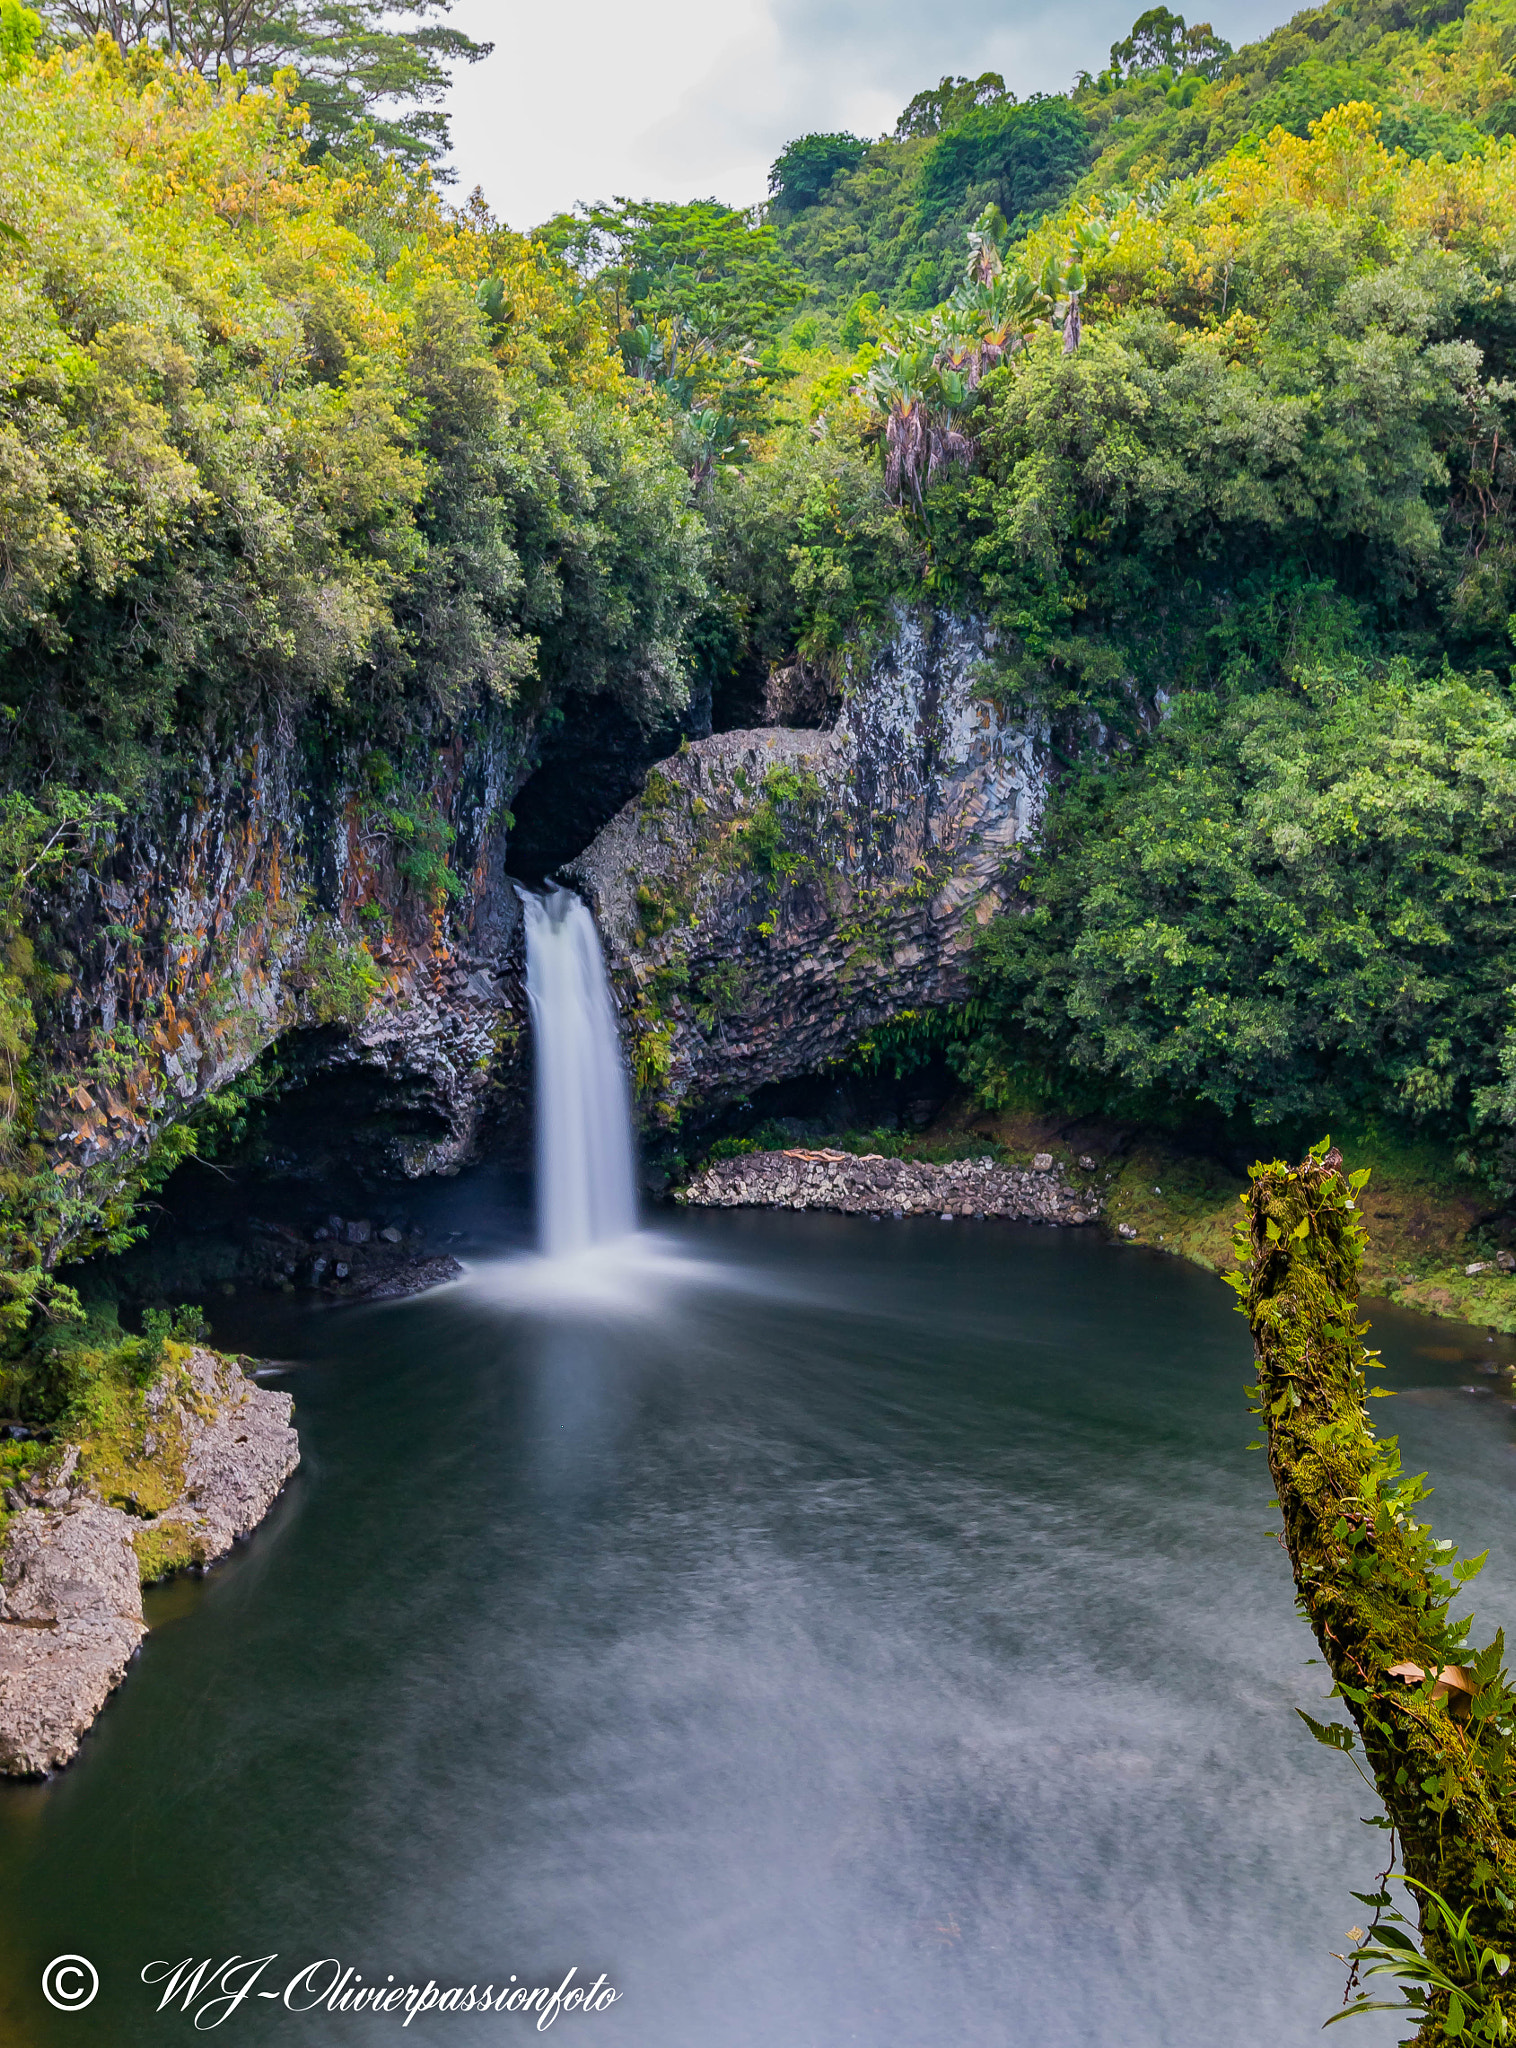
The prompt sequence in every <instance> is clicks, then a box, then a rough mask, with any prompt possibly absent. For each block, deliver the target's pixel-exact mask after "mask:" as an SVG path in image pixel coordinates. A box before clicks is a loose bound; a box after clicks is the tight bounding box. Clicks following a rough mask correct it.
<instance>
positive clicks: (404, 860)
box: [38, 717, 526, 1249]
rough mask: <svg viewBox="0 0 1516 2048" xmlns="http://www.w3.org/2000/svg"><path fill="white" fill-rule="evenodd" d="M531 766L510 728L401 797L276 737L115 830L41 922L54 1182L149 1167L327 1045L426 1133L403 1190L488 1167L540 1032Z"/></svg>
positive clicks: (456, 753) (481, 729)
mask: <svg viewBox="0 0 1516 2048" xmlns="http://www.w3.org/2000/svg"><path fill="white" fill-rule="evenodd" d="M525 751H526V742H525V740H524V738H523V736H522V735H521V734H520V733H519V732H517V731H516V730H515V729H514V728H513V727H512V726H511V725H510V724H509V722H508V721H507V720H505V719H504V718H503V717H502V718H501V719H500V720H499V721H497V722H496V723H495V724H493V725H491V724H489V723H488V722H485V723H482V724H480V725H479V726H478V727H476V728H475V729H473V730H472V731H470V732H469V733H468V734H463V733H456V732H455V733H453V734H451V735H447V736H445V737H444V738H443V739H442V741H441V743H440V744H439V745H438V746H436V747H435V748H434V749H433V750H432V751H431V753H430V754H429V755H428V756H426V758H425V762H424V765H422V766H418V767H417V768H416V770H415V772H414V774H413V777H412V782H413V784H414V787H410V786H408V788H407V791H406V794H405V796H404V798H403V799H402V798H400V797H397V795H396V794H395V793H394V792H393V791H386V792H385V793H384V794H383V797H382V800H381V798H380V797H378V796H376V795H375V792H374V790H373V789H372V788H370V787H368V786H367V785H366V784H365V781H364V775H363V772H362V764H361V763H360V762H358V761H356V760H347V759H337V760H335V761H332V762H329V763H327V764H325V765H324V766H318V765H317V764H315V763H313V762H312V761H310V760H308V759H306V758H305V757H304V755H303V754H302V753H301V752H300V751H299V750H298V749H297V748H296V746H295V744H294V742H293V741H291V739H290V738H289V736H288V735H279V734H276V733H272V732H258V733H255V734H254V735H253V736H252V737H250V738H249V739H248V740H247V741H246V742H245V744H243V745H241V746H239V747H238V748H237V749H235V750H234V751H233V752H232V753H230V754H227V755H217V754H215V753H213V751H211V750H209V749H208V750H207V753H206V756H205V758H204V759H203V760H201V761H200V763H199V764H198V767H197V768H196V769H195V770H194V771H192V772H190V773H188V774H187V775H186V777H185V779H184V781H183V786H182V787H181V786H176V787H175V788H173V789H171V790H169V791H168V792H167V793H166V794H165V796H164V797H163V799H162V801H161V803H160V806H159V808H158V812H157V814H156V815H155V816H152V817H148V816H147V815H143V816H139V817H137V818H134V819H132V820H130V821H128V822H126V823H124V824H122V825H121V826H120V827H119V828H117V829H116V831H115V836H114V838H113V839H112V840H111V842H110V843H109V844H107V845H106V846H105V848H104V849H103V851H101V852H99V853H98V854H97V858H96V859H95V860H94V861H92V862H91V863H89V864H80V865H79V866H78V867H76V869H75V870H74V872H73V874H72V877H71V878H70V880H69V881H68V882H67V884H66V885H64V887H63V888H61V889H59V890H57V891H55V892H54V893H53V894H52V895H51V896H50V897H49V898H47V899H46V900H45V901H43V902H42V903H41V904H39V906H38V910H39V933H40V936H41V940H42V943H43V945H44V951H45V957H46V958H47V960H48V962H49V965H52V966H55V967H57V968H59V969H61V970H62V971H63V973H64V974H65V975H66V977H67V983H68V994H67V997H66V999H65V1002H64V1004H63V1012H62V1016H61V1018H60V1020H59V1023H58V1025H57V1027H56V1029H54V1030H53V1031H52V1032H51V1033H50V1035H49V1040H48V1043H47V1046H46V1051H47V1058H48V1066H49V1068H50V1070H51V1073H52V1076H53V1079H52V1082H51V1085H50V1086H49V1087H48V1088H47V1089H46V1090H45V1091H44V1094H43V1099H42V1101H41V1103H40V1104H39V1113H38V1131H39V1135H40V1137H41V1139H42V1141H43V1143H44V1146H45V1149H46V1154H47V1157H48V1160H49V1164H50V1165H51V1166H52V1168H53V1170H54V1171H55V1172H57V1173H58V1174H60V1175H61V1176H62V1177H64V1178H65V1179H66V1178H68V1177H70V1176H77V1175H81V1174H89V1173H97V1174H98V1172H100V1171H107V1172H108V1171H109V1170H110V1169H111V1168H112V1167H113V1166H114V1165H120V1166H122V1167H123V1168H126V1167H129V1166H130V1164H131V1162H132V1160H133V1159H134V1158H140V1157H141V1156H142V1154H143V1153H144V1152H145V1151H146V1150H147V1149H149V1148H150V1147H151V1146H152V1144H153V1143H154V1141H155V1140H156V1139H157V1138H158V1137H159V1136H161V1134H162V1133H163V1131H164V1130H165V1129H167V1128H168V1127H169V1126H170V1125H172V1124H173V1123H175V1122H178V1121H180V1120H182V1119H183V1118H184V1117H185V1116H187V1115H192V1114H193V1113H194V1112H195V1111H196V1110H197V1109H198V1108H199V1107H200V1106H201V1105H202V1104H203V1103H204V1102H205V1101H206V1099H207V1098H208V1097H209V1096H211V1095H213V1094H214V1093H215V1092H216V1091H217V1090H218V1089H221V1088H224V1087H225V1086H226V1084H227V1083H228V1082H229V1081H231V1080H233V1079H234V1078H235V1077H236V1076H237V1075H238V1074H240V1073H242V1072H243V1071H244V1070H245V1069H246V1068H247V1067H248V1066H250V1065H251V1064H252V1062H253V1061H254V1060H256V1059H257V1058H258V1056H259V1055H260V1054H261V1053H262V1052H263V1051H264V1050H265V1049H266V1048H267V1047H268V1046H269V1045H271V1044H273V1043H274V1042H275V1041H277V1040H279V1039H281V1038H284V1037H287V1036H288V1035H289V1034H291V1033H294V1032H299V1031H301V1030H302V1029H317V1028H320V1027H327V1029H326V1030H325V1035H324V1036H323V1038H322V1039H321V1042H320V1049H319V1060H320V1063H322V1064H324V1065H326V1066H329V1067H332V1066H336V1067H341V1066H348V1067H361V1068H364V1069H366V1070H368V1071H369V1072H370V1074H371V1075H372V1076H373V1078H374V1082H375V1085H376V1087H377V1088H378V1089H379V1090H380V1091H384V1092H387V1094H388V1097H389V1098H390V1099H391V1100H392V1101H393V1102H395V1103H396V1104H397V1105H398V1104H403V1105H404V1106H405V1108H406V1110H407V1112H408V1115H407V1117H406V1118H405V1120H404V1121H405V1122H406V1123H407V1124H408V1126H409V1127H410V1129H409V1133H408V1134H407V1135H405V1136H400V1137H395V1138H392V1139H389V1140H388V1141H387V1148H386V1157H385V1158H384V1160H383V1162H382V1163H383V1164H384V1165H385V1166H386V1167H387V1169H388V1170H389V1171H392V1172H394V1173H396V1174H400V1175H409V1176H414V1175H420V1174H426V1173H432V1172H436V1171H439V1170H445V1169H446V1168H447V1167H449V1166H451V1165H454V1164H456V1163H457V1162H458V1161H459V1160H460V1159H462V1158H463V1157H465V1156H467V1154H468V1153H469V1151H470V1150H471V1149H472V1147H473V1145H474V1142H475V1138H476V1134H477V1131H478V1128H479V1124H480V1119H481V1116H482V1114H483V1112H484V1110H485V1108H486V1106H487V1104H488V1101H489V1097H490V1090H491V1084H492V1079H493V1078H494V1076H495V1074H496V1071H497V1069H498V1068H499V1067H500V1066H501V1064H502V1061H501V1055H502V1053H504V1054H506V1055H507V1056H508V1055H509V1054H510V1053H511V1052H513V1050H514V1048H515V1046H516V1044H517V1042H518V1040H519V1039H520V1037H521V1036H522V1033H523V1031H524V1026H525V1001H524V997H523V995H522V992H521V987H520V966H521V960H520V914H519V905H518V903H517V899H516V895H515V892H514V890H513V889H512V887H511V886H510V884H509V881H508V880H507V878H506V873H505V839H506V833H505V821H506V819H507V818H508V813H507V812H506V810H505V806H506V804H507V802H508V800H509V798H510V796H511V794H512V792H513V790H514V789H515V787H516V786H517V785H518V783H519V781H520V779H521V776H522V773H523V772H524V756H525ZM418 834H420V835H421V837H422V839H424V840H426V841H427V842H428V843H427V845H426V847H425V848H424V853H425V855H426V858H423V859H420V860H418V858H417V835H418ZM444 855H445V862H444ZM444 864H445V866H446V868H447V874H446V876H444V875H443V873H442V869H443V867H444ZM504 1064H505V1065H506V1066H507V1067H508V1066H509V1064H510V1062H509V1058H508V1057H507V1059H506V1061H505V1062H504ZM62 1248H63V1247H60V1249H62Z"/></svg>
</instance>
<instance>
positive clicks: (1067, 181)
mask: <svg viewBox="0 0 1516 2048" xmlns="http://www.w3.org/2000/svg"><path fill="white" fill-rule="evenodd" d="M1088 156H1089V136H1088V131H1087V129H1086V126H1085V122H1084V119H1083V117H1082V116H1081V115H1080V114H1079V113H1078V111H1077V110H1076V109H1075V108H1074V107H1072V106H1071V105H1070V104H1069V102H1068V101H1067V100H1064V99H1057V98H1046V97H1043V96H1041V95H1039V96H1038V97H1037V98H1035V99H1030V100H1025V101H1023V102H1022V103H1021V104H1020V105H1010V104H999V105H995V106H989V107H976V108H975V109H974V110H973V111H972V112H971V113H968V114H966V115H965V116H964V117H963V119H962V120H961V121H958V122H956V123H955V124H954V125H953V126H952V127H951V128H945V129H944V130H943V132H942V133H941V134H940V135H939V136H938V137H937V139H936V141H935V142H934V143H933V144H932V147H931V149H930V150H929V151H928V153H927V155H926V157H925V159H924V160H923V162H922V166H921V181H920V186H919V193H918V203H919V205H920V209H921V213H922V217H923V219H924V220H926V221H935V220H936V219H938V218H940V217H941V216H942V215H943V214H946V213H951V214H952V215H953V216H954V217H955V219H956V218H957V217H958V216H959V215H961V214H962V213H963V212H964V210H965V208H966V207H967V208H969V209H971V210H972V212H974V213H977V212H978V211H979V210H980V207H981V206H982V204H983V203H984V199H992V200H993V201H994V202H995V204H996V205H997V206H998V207H999V208H1000V211H1001V212H1002V213H1003V214H1004V215H1005V218H1006V220H1007V221H1009V222H1010V224H1011V231H1012V233H1013V234H1015V233H1021V234H1024V233H1025V232H1026V230H1027V229H1028V228H1029V227H1030V226H1032V225H1033V224H1034V223H1035V222H1036V221H1037V220H1038V219H1039V218H1040V217H1041V216H1042V215H1043V214H1045V213H1048V212H1050V211H1051V210H1052V208H1054V207H1055V206H1058V205H1060V204H1061V203H1062V202H1063V200H1064V199H1066V198H1067V197H1068V195H1069V193H1070V192H1071V191H1072V190H1073V188H1074V185H1075V184H1076V182H1077V181H1078V179H1079V176H1080V174H1081V173H1082V172H1083V170H1084V168H1085V165H1086V162H1087V161H1088ZM981 194H982V195H983V196H984V198H983V199H981V197H980V195H981ZM970 195H971V196H970ZM975 200H979V204H978V205H976V204H975V203H974V202H975Z"/></svg>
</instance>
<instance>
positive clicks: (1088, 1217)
mask: <svg viewBox="0 0 1516 2048" xmlns="http://www.w3.org/2000/svg"><path fill="white" fill-rule="evenodd" d="M1094 1168H1095V1162H1094V1160H1090V1161H1089V1162H1088V1164H1086V1162H1085V1161H1084V1160H1081V1161H1080V1162H1079V1168H1078V1172H1079V1175H1080V1181H1081V1182H1082V1183H1083V1184H1082V1185H1081V1184H1078V1183H1076V1182H1075V1181H1074V1180H1073V1179H1071V1178H1070V1177H1069V1174H1068V1170H1067V1169H1066V1168H1062V1167H1058V1166H1055V1165H1054V1163H1053V1158H1052V1155H1051V1154H1050V1153H1046V1152H1042V1153H1039V1154H1038V1155H1037V1157H1036V1159H1035V1160H1034V1161H1033V1162H1032V1164H1031V1165H1030V1166H1000V1165H997V1164H996V1162H995V1161H994V1160H993V1159H988V1158H986V1159H955V1160H950V1161H948V1162H947V1163H946V1164H945V1165H935V1164H933V1163H932V1162H930V1161H928V1160H921V1159H886V1158H884V1157H883V1156H882V1155H881V1154H879V1153H864V1154H857V1153H852V1152H836V1151H829V1150H825V1151H805V1150H795V1151H788V1152H745V1153H742V1154H740V1155H739V1156H738V1157H737V1158H735V1159H718V1160H714V1161H713V1162H712V1163H711V1164H710V1165H709V1166H707V1167H706V1168H705V1170H704V1171H703V1172H701V1173H698V1174H696V1175H695V1177H694V1179H693V1180H692V1181H691V1182H690V1183H689V1185H688V1187H686V1188H684V1189H683V1190H682V1191H681V1193H680V1194H679V1195H678V1196H677V1197H676V1199H677V1200H679V1201H682V1202H685V1203H687V1204H688V1205H689V1206H690V1207H692V1208H698V1209H743V1208H761V1209H835V1210H838V1211H840V1212H841V1213H842V1214H843V1215H848V1216H876V1217H879V1218H881V1219H883V1218H885V1217H890V1218H895V1217H904V1216H941V1217H946V1218H960V1217H961V1218H974V1217H985V1216H1000V1217H1007V1218H1012V1219H1015V1220H1017V1221H1020V1222H1024V1223H1051V1224H1059V1225H1062V1224H1080V1223H1094V1222H1097V1221H1098V1220H1099V1216H1100V1209H1101V1203H1100V1195H1099V1192H1098V1190H1097V1189H1096V1188H1095V1186H1094V1185H1093V1180H1092V1178H1087V1176H1093V1173H1094Z"/></svg>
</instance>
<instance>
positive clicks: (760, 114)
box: [452, 0, 1284, 228]
mask: <svg viewBox="0 0 1516 2048" xmlns="http://www.w3.org/2000/svg"><path fill="white" fill-rule="evenodd" d="M1141 11H1142V0H1084V4H1081V5H1079V6H1077V7H1068V6H1063V7H1060V6H1058V5H1057V4H1055V0H992V4H991V5H990V6H989V7H987V8H986V9H984V10H983V11H982V12H979V13H976V14H973V15H971V16H965V15H963V14H962V13H958V12H952V13H950V12H947V11H944V12H942V13H941V14H937V15H935V16H934V14H933V13H932V11H931V10H924V9H923V8H922V7H921V6H920V4H919V0H909V4H907V0H822V4H819V5H817V4H814V0H724V4H722V5H721V6H720V7H719V8H716V7H712V6H710V5H709V4H708V0H641V4H636V5H631V4H627V0H617V4H611V0H578V4H576V5H575V6H573V7H572V8H569V7H566V6H559V7H556V8H555V7H552V6H541V5H537V6H534V7H531V8H527V7H523V6H521V5H519V4H513V5H510V6H503V5H501V4H500V0H457V4H456V5H455V7H454V10H453V14H452V20H453V22H454V23H455V24H456V26H458V27H459V28H462V29H464V30H465V31H466V32H467V33H468V34H470V35H473V36H477V37H479V38H481V39H484V40H493V42H494V44H495V51H494V54H493V56H491V57H489V58H487V59H486V60H485V62H484V63H482V64H478V65H475V66H474V67H473V68H472V69H471V70H464V71H461V72H460V73H459V74H458V76H457V79H456V82H455V87H454V92H453V96H452V108H453V167H454V168H455V170H456V171H457V173H458V180H459V185H460V187H461V189H462V190H463V191H468V190H469V189H470V188H471V187H473V186H474V185H482V186H483V187H484V190H485V194H486V196H487V197H488V198H489V200H490V201H491V203H492V204H493V206H494V208H495V210H496V212H497V213H499V214H500V215H502V217H503V218H504V219H506V220H508V221H509V222H510V224H511V225H512V226H513V227H520V228H525V227H530V226H532V225H534V224H535V223H536V222H537V221H539V220H543V219H545V218H546V217H547V216H548V215H549V214H550V213H555V212H557V211H558V210H559V209H560V208H563V207H568V206H572V205H573V204H574V202H575V201H576V200H579V199H602V198H608V197H610V196H611V194H613V193H617V192H622V193H627V194H630V195H631V196H633V197H635V198H644V197H651V198H659V199H690V198H695V197H700V198H705V197H708V196H712V195H714V196H716V197H718V198H721V199H727V200H730V201H731V202H732V203H733V204H735V205H747V204H751V203H752V202H753V201H754V200H757V199H760V198H761V197H762V196H763V193H764V191H765V188H766V183H767V177H768V167H769V165H770V164H771V163H772V161H773V160H774V158H775V157H776V156H777V155H778V153H779V151H780V150H781V149H782V148H783V147H784V145H785V143H786V142H788V141H790V140H791V139H792V138H793V137H794V136H796V135H803V134H805V133H807V132H808V131H809V130H811V129H818V128H819V129H833V128H850V129H852V130H853V131H854V133H856V134H860V135H877V134H879V133H881V132H882V131H884V130H885V129H888V128H889V127H891V126H892V125H893V123H894V120H895V117H896V115H897V114H898V113H899V111H900V109H901V108H902V107H903V106H904V105H905V103H906V101H907V100H908V99H909V98H910V97H911V95H912V94H913V93H916V92H919V91H920V90H921V89H922V88H923V87H924V86H928V85H935V83H936V82H937V80H938V79H939V78H940V77H941V76H942V75H943V73H945V72H955V73H964V74H967V75H968V76H970V77H974V76H977V75H978V73H979V72H981V71H999V72H1001V73H1002V74H1003V75H1004V77H1005V81H1006V83H1007V85H1008V86H1010V87H1011V88H1012V90H1013V91H1015V92H1017V93H1019V94H1021V95H1022V96H1023V97H1025V96H1026V95H1027V94H1028V93H1032V92H1062V91H1064V90H1066V88H1067V87H1068V85H1069V84H1070V82H1071V81H1072V79H1073V76H1074V74H1075V72H1076V71H1078V70H1080V69H1081V68H1084V69H1088V70H1098V69H1099V67H1100V65H1101V64H1102V63H1103V62H1104V61H1105V53H1106V51H1107V49H1108V48H1109V46H1110V44H1111V43H1112V42H1114V41H1115V40H1116V39H1117V38H1118V37H1120V36H1123V35H1125V34H1126V32H1127V29H1128V28H1129V27H1130V25H1131V22H1132V20H1133V18H1134V17H1135V15H1136V14H1138V13H1140V12H1141ZM1194 12H1195V13H1197V14H1206V13H1208V14H1209V16H1210V19H1211V21H1212V23H1213V25H1214V27H1215V28H1216V30H1217V31H1218V33H1219V34H1221V35H1224V36H1227V37H1228V38H1229V39H1230V40H1231V41H1232V42H1234V43H1242V42H1245V41H1248V40H1249V39H1250V38H1252V37H1254V36H1258V35H1261V34H1263V33H1265V32H1266V31H1267V29H1269V28H1270V27H1271V26H1273V25H1274V23H1275V22H1276V21H1278V20H1279V19H1281V18H1282V17H1283V12H1284V10H1283V9H1282V8H1276V7H1274V6H1272V5H1269V4H1267V0H1227V4H1225V5H1223V6H1218V7H1214V8H1209V9H1205V8H1197V9H1195V10H1194Z"/></svg>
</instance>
